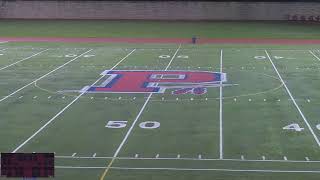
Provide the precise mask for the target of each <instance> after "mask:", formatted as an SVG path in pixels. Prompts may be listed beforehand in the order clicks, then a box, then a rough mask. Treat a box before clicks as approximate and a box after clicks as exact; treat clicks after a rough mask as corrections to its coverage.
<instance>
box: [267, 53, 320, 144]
mask: <svg viewBox="0 0 320 180" xmlns="http://www.w3.org/2000/svg"><path fill="white" fill-rule="evenodd" d="M265 53H266V55H267V57H268V58H269V60H270V63H271V64H272V66H273V69H274V70H275V71H276V73H277V75H278V77H279V79H280V80H281V82H282V84H283V86H284V88H285V89H286V91H287V93H288V94H289V96H290V98H291V100H292V102H293V104H294V105H295V107H296V108H297V110H298V112H299V114H300V116H301V117H302V119H303V120H304V122H305V124H306V125H307V127H308V128H309V131H310V132H311V134H312V135H313V137H314V140H315V141H316V143H317V144H318V146H319V147H320V141H319V139H318V137H317V135H316V134H315V133H314V131H313V129H312V127H311V125H310V124H309V122H308V120H307V118H306V117H305V116H304V114H303V113H302V111H301V109H300V107H299V105H298V104H297V102H296V100H295V98H294V97H293V96H292V94H291V92H290V90H289V88H288V87H287V85H286V83H285V82H284V80H283V79H282V77H281V75H280V73H279V71H278V69H277V67H276V66H275V65H274V63H273V61H272V59H271V57H270V55H269V53H268V52H267V50H265Z"/></svg>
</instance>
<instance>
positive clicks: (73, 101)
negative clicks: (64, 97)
mask: <svg viewBox="0 0 320 180" xmlns="http://www.w3.org/2000/svg"><path fill="white" fill-rule="evenodd" d="M90 51H92V49H91V50H89V51H87V52H85V53H83V54H81V55H80V56H78V58H79V57H81V56H82V55H84V54H86V53H88V52H90ZM134 51H135V50H133V51H131V52H130V53H129V54H127V55H126V56H125V57H124V58H122V59H121V60H120V61H119V62H118V63H117V64H116V65H118V64H120V63H121V62H122V61H124V60H125V59H126V58H127V57H128V56H130V55H131V54H132V53H133V52H134ZM69 62H70V61H69ZM60 67H61V66H60ZM115 67H117V66H113V67H112V68H111V69H110V70H112V69H114V68H115ZM104 76H105V75H103V76H101V77H100V78H99V79H97V80H96V81H95V82H94V83H92V84H91V86H93V85H94V84H96V83H97V82H99V81H100V80H101V79H102V78H104ZM85 93H86V91H83V92H82V93H81V94H79V95H78V96H77V97H76V98H75V99H73V100H72V101H71V102H70V103H69V104H68V105H67V106H65V107H64V108H63V109H62V110H61V111H60V112H58V113H57V114H56V115H55V116H53V117H52V118H51V119H50V120H49V121H48V122H47V123H45V124H44V125H43V126H42V127H41V128H40V129H38V130H37V131H36V132H35V133H34V134H32V135H31V136H30V137H29V138H28V139H27V140H25V141H24V142H23V143H22V144H20V145H19V146H18V147H17V148H16V149H15V150H14V151H13V153H15V152H17V151H18V150H19V149H20V148H21V147H22V146H24V145H25V144H26V143H28V142H29V141H30V140H31V139H32V138H33V137H35V136H36V135H37V134H38V133H40V132H41V131H42V130H43V129H44V128H46V127H47V126H48V125H49V124H50V123H51V122H52V121H54V120H55V119H56V118H57V117H58V116H60V114H62V113H63V112H64V111H65V110H67V109H68V108H69V107H70V106H71V105H72V104H73V103H75V102H76V101H77V100H78V99H79V98H80V97H81V96H82V95H84V94H85Z"/></svg>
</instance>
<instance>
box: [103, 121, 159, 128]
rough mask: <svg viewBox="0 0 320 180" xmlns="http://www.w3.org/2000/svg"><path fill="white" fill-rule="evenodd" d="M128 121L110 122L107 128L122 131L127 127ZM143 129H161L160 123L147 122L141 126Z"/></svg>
mask: <svg viewBox="0 0 320 180" xmlns="http://www.w3.org/2000/svg"><path fill="white" fill-rule="evenodd" d="M127 123H128V121H109V122H108V123H107V125H106V126H105V127H107V128H111V129H120V128H124V127H126V126H127ZM139 127H140V128H142V129H156V128H159V127H160V123H159V122H157V121H145V122H142V123H140V124H139Z"/></svg>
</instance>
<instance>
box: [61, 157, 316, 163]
mask: <svg viewBox="0 0 320 180" xmlns="http://www.w3.org/2000/svg"><path fill="white" fill-rule="evenodd" d="M55 157H56V158H59V159H113V158H114V157H112V156H95V157H92V156H55ZM115 159H119V160H181V161H235V162H279V163H320V161H310V160H309V161H307V160H305V161H299V160H283V159H281V160H272V159H266V160H261V159H257V160H255V159H211V158H202V159H199V158H183V157H181V156H180V157H174V158H170V157H158V158H155V157H150V158H148V157H136V156H135V157H116V158H115Z"/></svg>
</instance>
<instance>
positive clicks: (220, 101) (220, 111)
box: [219, 49, 223, 159]
mask: <svg viewBox="0 0 320 180" xmlns="http://www.w3.org/2000/svg"><path fill="white" fill-rule="evenodd" d="M222 60H223V50H222V49H221V51H220V73H222V67H223V64H222ZM222 85H223V84H222V81H220V100H219V106H220V110H219V121H220V148H219V151H220V156H219V157H220V159H223V132H222V130H223V128H222V127H223V124H222V123H223V122H222V115H223V114H222V113H223V111H222V101H223V99H222V98H223V91H222Z"/></svg>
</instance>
